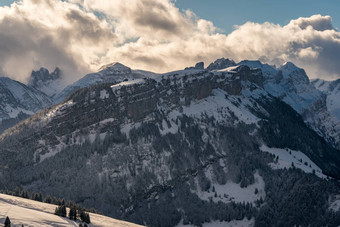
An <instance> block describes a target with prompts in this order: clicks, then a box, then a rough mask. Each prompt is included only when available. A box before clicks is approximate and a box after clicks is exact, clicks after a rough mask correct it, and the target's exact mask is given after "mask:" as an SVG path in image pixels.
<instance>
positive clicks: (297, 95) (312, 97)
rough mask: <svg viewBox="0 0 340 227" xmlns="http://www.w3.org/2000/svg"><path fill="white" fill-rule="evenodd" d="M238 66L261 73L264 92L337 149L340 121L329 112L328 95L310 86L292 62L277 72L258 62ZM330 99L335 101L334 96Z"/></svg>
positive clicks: (306, 77) (301, 70) (299, 69)
mask: <svg viewBox="0 0 340 227" xmlns="http://www.w3.org/2000/svg"><path fill="white" fill-rule="evenodd" d="M238 65H247V66H249V67H251V68H258V69H261V70H262V72H263V75H264V89H265V90H266V91H267V92H268V93H270V94H271V95H273V96H275V97H277V98H279V99H281V100H282V101H284V102H285V103H287V104H288V105H290V106H291V107H292V108H293V109H294V110H295V111H297V112H298V113H299V114H301V115H302V117H303V119H304V121H305V122H306V124H308V125H309V126H310V127H311V128H312V129H313V130H315V131H316V132H317V133H318V134H319V135H320V136H322V137H324V138H325V139H326V140H327V141H328V142H329V143H330V144H332V145H333V146H334V147H336V148H337V149H339V148H340V121H339V119H337V117H336V115H335V113H334V111H329V108H328V107H327V106H328V104H327V103H329V101H327V99H328V98H327V95H326V94H325V93H324V92H323V91H320V90H318V89H316V88H315V87H314V86H313V84H312V83H310V81H309V78H308V76H307V74H306V72H305V71H304V70H303V69H301V68H299V67H297V66H295V65H294V64H293V63H291V62H287V63H285V64H284V65H282V66H280V67H279V68H276V67H275V66H270V65H268V64H262V63H261V62H260V61H242V62H240V63H238ZM332 97H336V94H334V96H332ZM334 99H336V98H334Z"/></svg>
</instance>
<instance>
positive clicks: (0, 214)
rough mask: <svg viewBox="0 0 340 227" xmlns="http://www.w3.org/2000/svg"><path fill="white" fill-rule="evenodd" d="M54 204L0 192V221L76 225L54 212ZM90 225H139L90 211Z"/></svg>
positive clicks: (29, 224) (33, 225)
mask: <svg viewBox="0 0 340 227" xmlns="http://www.w3.org/2000/svg"><path fill="white" fill-rule="evenodd" d="M55 208H56V205H52V204H47V203H42V202H37V201H33V200H29V199H24V198H20V197H15V196H10V195H5V194H0V223H1V224H2V223H4V222H5V218H6V217H7V216H8V217H9V218H10V221H11V224H12V227H16V226H20V227H21V225H22V224H23V225H24V226H32V227H36V226H41V227H48V226H58V227H70V226H74V227H78V226H79V223H80V222H79V221H78V222H75V221H72V220H70V219H69V218H63V217H60V216H57V215H55V214H54V211H55ZM90 218H91V224H89V225H88V226H92V227H138V226H140V225H136V224H132V223H128V222H124V221H119V220H116V219H113V218H109V217H105V216H102V215H98V214H93V213H90Z"/></svg>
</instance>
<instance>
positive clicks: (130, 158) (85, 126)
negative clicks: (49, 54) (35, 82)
mask: <svg viewBox="0 0 340 227" xmlns="http://www.w3.org/2000/svg"><path fill="white" fill-rule="evenodd" d="M264 86H265V83H264V78H263V75H262V72H261V70H259V69H251V68H249V67H247V66H234V67H229V68H227V69H224V70H216V71H214V72H210V71H207V70H198V69H195V70H184V71H177V72H172V73H168V74H164V75H160V76H158V77H154V78H153V79H151V78H145V79H135V80H130V81H125V82H122V83H119V84H115V83H106V84H100V85H95V86H92V87H89V88H83V89H81V90H79V91H77V92H75V93H73V94H72V95H71V96H69V97H68V99H67V100H65V101H64V102H62V103H60V104H58V105H56V106H53V107H51V108H48V109H46V110H44V111H42V112H40V113H38V114H36V115H35V116H33V117H31V118H30V119H27V120H25V121H24V122H22V123H20V124H18V125H16V126H15V127H13V128H11V129H10V130H8V131H6V133H5V134H3V135H2V136H1V137H0V160H1V163H0V164H1V165H0V187H9V188H13V187H15V186H21V187H24V188H25V189H28V190H38V189H39V191H42V192H43V193H45V194H52V195H55V196H59V197H65V198H66V199H72V200H74V201H77V202H79V203H82V204H83V205H84V206H89V207H91V206H93V207H95V208H97V209H98V210H100V211H102V212H104V213H105V214H109V215H110V216H112V217H119V218H123V219H126V220H130V221H133V222H137V223H143V224H146V225H149V226H175V225H177V224H178V223H182V224H192V225H196V226H200V225H202V224H204V223H207V222H210V221H217V222H221V223H222V224H223V223H224V224H226V223H227V222H230V221H236V220H243V221H245V222H249V223H250V224H253V225H257V226H266V225H267V226H275V225H279V224H280V223H285V224H288V225H294V224H297V225H308V224H312V223H313V224H316V223H317V225H325V224H327V223H337V222H336V220H338V219H336V218H337V214H336V213H335V212H333V211H332V210H329V209H328V207H329V204H328V203H329V198H331V196H333V195H334V196H335V195H336V191H337V189H338V188H337V187H338V186H336V184H334V183H333V182H332V181H326V180H323V179H322V178H325V177H326V176H325V175H324V174H327V175H329V176H332V177H336V178H339V176H340V166H339V163H340V157H339V154H338V152H337V151H336V150H334V149H333V148H332V147H330V146H329V145H328V144H327V143H326V142H325V141H324V140H323V139H322V138H321V137H320V136H318V135H317V134H316V133H315V132H314V131H312V130H310V129H309V128H308V127H307V126H306V125H305V123H304V122H303V120H302V118H301V117H300V115H298V114H297V113H296V112H295V111H294V110H293V109H292V108H291V107H289V106H288V105H287V104H285V103H284V102H282V101H280V100H279V99H277V98H274V97H273V96H271V95H270V94H268V92H266V90H265V89H264ZM279 156H280V157H279ZM296 157H298V158H296ZM287 163H288V164H287ZM306 172H307V173H308V172H309V174H307V173H306ZM322 172H323V173H322ZM313 173H314V174H313ZM332 198H333V197H332ZM316 204H317V205H316ZM268 217H269V218H268ZM301 217H308V218H301ZM338 224H340V223H338Z"/></svg>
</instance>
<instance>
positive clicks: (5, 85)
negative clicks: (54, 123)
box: [0, 77, 52, 134]
mask: <svg viewBox="0 0 340 227" xmlns="http://www.w3.org/2000/svg"><path fill="white" fill-rule="evenodd" d="M51 104H52V100H51V99H50V98H49V97H48V96H47V95H45V94H44V93H42V92H40V91H38V90H36V89H34V88H32V87H28V86H26V85H25V84H22V83H20V82H18V81H15V80H12V79H10V78H7V77H0V134H1V133H2V132H3V131H4V130H5V129H7V128H9V127H11V126H13V125H15V124H16V123H17V122H19V121H21V120H23V119H25V118H27V117H28V116H30V115H33V114H34V113H36V112H38V111H39V110H42V109H44V108H46V107H48V106H50V105H51Z"/></svg>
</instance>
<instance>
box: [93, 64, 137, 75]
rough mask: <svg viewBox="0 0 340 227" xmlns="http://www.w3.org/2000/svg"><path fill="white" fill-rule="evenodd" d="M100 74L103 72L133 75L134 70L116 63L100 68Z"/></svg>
mask: <svg viewBox="0 0 340 227" xmlns="http://www.w3.org/2000/svg"><path fill="white" fill-rule="evenodd" d="M99 72H102V73H104V74H109V75H112V74H131V72H132V70H131V68H129V67H127V66H125V65H123V64H121V63H119V62H114V63H111V64H108V65H104V66H102V67H100V69H99Z"/></svg>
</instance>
